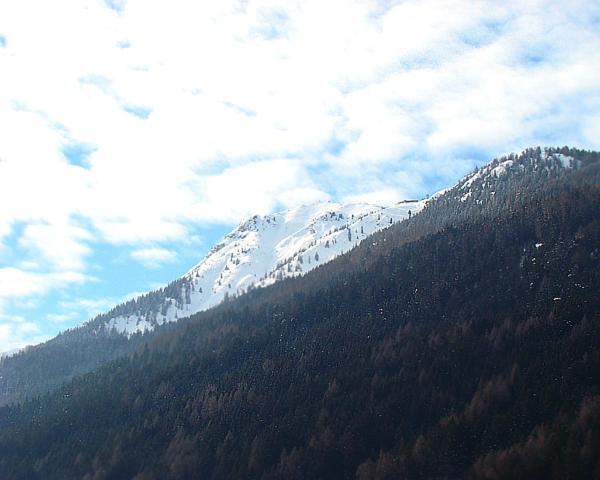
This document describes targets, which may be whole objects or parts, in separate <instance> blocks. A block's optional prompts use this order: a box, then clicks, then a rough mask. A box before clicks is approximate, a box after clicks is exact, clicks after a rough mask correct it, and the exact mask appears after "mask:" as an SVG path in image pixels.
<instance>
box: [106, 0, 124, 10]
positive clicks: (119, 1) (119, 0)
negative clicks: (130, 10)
mask: <svg viewBox="0 0 600 480" xmlns="http://www.w3.org/2000/svg"><path fill="white" fill-rule="evenodd" d="M104 4H105V5H106V6H107V7H108V8H110V9H111V10H114V11H115V12H117V13H121V12H122V11H123V9H124V8H125V0H104Z"/></svg>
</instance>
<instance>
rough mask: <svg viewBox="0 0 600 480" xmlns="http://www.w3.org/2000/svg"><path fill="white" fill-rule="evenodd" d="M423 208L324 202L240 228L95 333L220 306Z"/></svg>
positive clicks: (149, 325)
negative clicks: (180, 275) (185, 271)
mask: <svg viewBox="0 0 600 480" xmlns="http://www.w3.org/2000/svg"><path fill="white" fill-rule="evenodd" d="M423 205H424V202H423V201H407V202H401V203H398V204H396V205H393V206H390V207H381V206H376V205H369V204H350V205H343V204H339V203H332V202H324V203H315V204H312V205H303V206H300V207H297V208H293V209H291V210H287V211H284V212H280V213H275V214H271V215H265V216H258V215H255V216H254V217H252V218H250V219H249V220H247V221H245V222H242V223H241V224H240V225H239V226H238V227H237V228H235V229H234V230H233V231H232V232H231V233H229V234H228V235H226V236H225V238H223V240H222V241H221V242H219V243H218V244H217V245H215V246H214V247H213V248H212V250H211V251H210V252H209V253H208V255H206V257H204V258H203V259H202V260H201V261H200V262H199V263H198V264H197V265H195V266H194V267H193V268H192V269H191V270H190V271H189V272H188V273H186V274H185V275H184V276H183V277H181V278H180V279H179V280H177V281H176V282H174V284H172V285H170V286H168V287H166V288H164V289H160V290H157V291H155V292H151V293H149V294H147V295H145V296H143V297H141V298H139V299H136V300H133V301H131V302H127V303H126V304H124V305H122V306H120V307H117V309H115V310H114V311H113V313H112V314H111V313H109V314H107V315H106V316H104V317H103V322H102V324H101V325H100V328H106V329H108V330H114V331H116V332H118V333H122V334H126V335H131V334H134V333H137V332H145V331H148V330H152V329H154V328H155V327H156V326H157V325H161V324H163V323H165V322H172V321H176V320H177V319H180V318H184V317H189V316H190V315H193V314H194V313H197V312H200V311H203V310H207V309H209V308H211V307H213V306H215V305H218V304H219V303H221V302H222V301H223V300H226V299H228V298H232V297H235V296H239V295H242V294H244V293H245V292H247V291H248V290H250V289H253V288H258V287H265V286H268V285H271V284H273V283H275V282H277V281H279V280H282V279H285V278H289V277H294V276H299V275H303V274H305V273H307V272H309V271H311V270H312V269H314V268H316V267H318V266H319V265H322V264H324V263H326V262H329V261H331V260H333V259H334V258H336V257H337V256H338V255H340V254H342V253H344V252H347V251H348V250H350V249H352V248H354V247H355V246H357V245H358V244H359V243H361V242H362V241H363V240H365V239H366V238H367V237H368V236H369V235H371V234H373V233H374V232H377V231H379V230H382V229H383V228H386V227H389V226H390V225H392V224H394V223H396V222H398V221H401V220H403V219H406V218H408V217H409V216H411V215H412V214H415V213H417V212H418V211H420V210H421V209H422V208H423Z"/></svg>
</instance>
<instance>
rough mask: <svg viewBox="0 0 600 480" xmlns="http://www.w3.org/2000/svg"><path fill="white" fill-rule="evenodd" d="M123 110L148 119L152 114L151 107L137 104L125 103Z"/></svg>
mask: <svg viewBox="0 0 600 480" xmlns="http://www.w3.org/2000/svg"><path fill="white" fill-rule="evenodd" d="M123 110H125V111H126V112H127V113H131V115H134V116H136V117H138V118H141V119H143V120H145V119H147V118H148V117H149V116H150V114H151V113H152V109H151V108H149V107H140V106H136V105H124V106H123Z"/></svg>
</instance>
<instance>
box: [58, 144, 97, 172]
mask: <svg viewBox="0 0 600 480" xmlns="http://www.w3.org/2000/svg"><path fill="white" fill-rule="evenodd" d="M94 150H96V148H95V147H93V146H91V145H88V144H85V143H70V144H68V145H65V146H64V147H63V149H62V154H63V155H64V156H65V158H66V159H67V160H68V161H69V163H71V164H72V165H77V166H79V167H84V168H87V167H88V166H89V162H88V157H89V156H90V154H91V153H93V152H94Z"/></svg>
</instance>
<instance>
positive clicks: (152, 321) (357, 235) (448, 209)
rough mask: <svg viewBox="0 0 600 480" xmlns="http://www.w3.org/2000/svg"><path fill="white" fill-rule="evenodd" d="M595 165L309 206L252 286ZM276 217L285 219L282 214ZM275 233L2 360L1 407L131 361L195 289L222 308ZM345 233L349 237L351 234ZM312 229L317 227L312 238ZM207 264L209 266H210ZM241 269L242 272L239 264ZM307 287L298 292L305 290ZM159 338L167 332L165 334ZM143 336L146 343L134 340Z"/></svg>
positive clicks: (576, 157)
mask: <svg viewBox="0 0 600 480" xmlns="http://www.w3.org/2000/svg"><path fill="white" fill-rule="evenodd" d="M597 161H598V153H597V152H587V151H582V150H578V149H572V148H567V147H563V148H544V149H542V148H540V147H538V148H531V149H527V150H524V151H523V152H521V153H520V154H518V155H517V154H512V155H509V156H508V157H502V158H499V159H495V160H493V161H492V162H490V163H489V164H488V165H486V166H484V167H482V168H481V169H480V170H477V171H475V172H473V173H472V174H470V175H467V176H466V177H465V178H464V179H462V180H461V181H459V182H458V183H457V184H456V185H455V186H454V187H452V188H450V189H447V190H446V191H444V192H443V193H440V194H438V195H436V196H435V197H434V198H431V199H428V200H427V201H425V202H422V203H420V202H412V203H405V204H399V205H397V206H396V207H394V208H389V209H382V208H381V207H373V206H366V205H362V206H361V205H354V206H348V207H343V206H340V205H332V204H329V205H327V204H325V205H321V206H318V205H315V206H313V207H312V210H311V209H309V211H308V212H304V214H303V215H301V217H302V216H303V218H304V219H303V220H302V221H301V222H300V223H301V225H302V226H303V228H301V229H300V230H297V231H295V232H292V234H291V235H290V234H289V233H286V232H285V231H284V230H281V231H282V232H283V234H282V235H280V237H281V240H282V241H283V242H284V243H286V241H287V242H288V244H289V243H292V244H293V243H294V242H290V239H301V241H300V242H297V243H296V245H293V248H292V249H291V250H292V252H291V254H289V255H287V256H286V255H283V256H282V259H283V260H285V261H281V260H277V258H278V257H277V255H274V258H273V259H271V260H269V261H268V262H266V266H265V264H264V263H263V267H262V270H265V274H264V278H258V279H257V280H256V284H257V285H261V284H267V283H271V282H273V281H275V280H276V279H281V278H287V277H288V276H297V275H298V274H299V273H303V272H304V273H305V272H306V271H308V270H310V269H312V268H314V267H315V266H317V265H322V264H323V263H325V261H326V260H331V259H332V258H335V257H336V256H338V255H339V254H340V253H341V252H342V251H345V248H349V247H350V246H352V245H353V244H354V243H357V241H359V240H360V241H362V240H363V239H364V238H365V236H366V235H367V234H370V233H371V234H372V232H377V230H380V229H381V228H383V227H385V226H389V224H390V223H389V221H390V220H391V221H392V223H393V225H392V227H391V229H390V228H388V229H386V230H385V232H383V233H375V234H374V235H370V236H369V238H370V241H369V242H364V243H361V245H360V248H356V249H354V250H352V251H351V254H350V256H349V258H348V259H346V260H342V261H340V262H338V265H337V266H336V267H335V268H334V271H336V270H339V269H341V268H344V269H346V270H348V269H349V270H353V269H356V268H366V266H367V265H368V264H369V262H370V261H371V260H372V259H375V258H377V256H378V255H380V254H381V252H382V251H384V250H385V249H386V248H391V246H393V245H397V244H399V243H402V242H406V241H412V240H415V239H417V238H420V237H421V236H423V235H425V234H429V233H433V232H436V231H438V230H439V229H441V228H443V227H444V226H446V225H450V224H453V223H457V222H462V221H464V220H465V219H476V218H482V217H484V216H488V217H489V216H490V215H496V214H498V213H499V212H501V211H504V210H507V209H508V210H511V209H515V208H517V207H518V206H519V205H520V204H522V203H523V202H524V201H527V198H528V195H529V194H530V193H531V192H534V191H536V190H538V189H540V188H545V187H546V186H547V184H548V182H552V181H555V180H556V179H559V178H561V177H562V176H563V175H564V174H565V173H569V172H571V171H578V170H580V169H582V168H584V167H585V166H587V165H589V164H590V163H594V162H597ZM583 180H584V181H585V179H583ZM332 207H333V208H332ZM338 207H339V208H338ZM423 207H425V208H423ZM336 208H337V211H336ZM344 209H345V210H347V211H345V210H344ZM300 210H301V209H300ZM409 210H411V213H413V214H414V213H416V212H419V213H418V214H417V215H412V218H411V220H410V221H406V220H405V221H404V222H401V223H398V224H396V223H394V222H397V221H398V220H400V219H402V218H406V217H407V216H408V213H409ZM332 213H333V214H334V215H332ZM340 215H341V218H340ZM353 215H354V218H353ZM280 216H283V217H284V216H285V214H282V215H280ZM273 217H275V216H273ZM283 220H285V219H283ZM276 223H277V222H271V218H270V217H269V216H267V217H264V218H258V217H255V218H253V219H250V220H249V221H248V222H244V223H242V224H241V225H240V227H238V229H236V230H235V231H234V232H232V234H230V235H229V236H228V237H226V238H225V240H224V241H223V242H221V247H220V248H217V247H215V249H214V250H216V252H215V255H212V253H213V252H211V254H209V255H208V256H207V258H206V259H205V260H204V261H203V262H201V263H200V264H199V265H198V266H197V267H196V268H194V269H192V270H191V271H190V272H189V273H188V274H186V275H184V276H183V277H182V278H180V279H178V280H176V281H174V282H172V283H170V284H169V285H167V286H166V287H165V288H163V289H159V290H157V291H155V292H150V293H149V294H146V295H142V296H141V297H139V298H136V299H134V300H131V301H129V302H126V303H124V304H121V305H118V306H117V307H115V308H114V309H112V310H110V311H109V312H107V313H105V314H102V315H99V316H98V317H96V318H95V319H93V320H91V321H89V322H87V323H86V324H84V325H83V326H82V327H79V328H75V329H71V330H67V331H66V332H64V333H62V334H60V335H59V336H57V337H56V338H54V339H52V340H50V341H48V342H46V343H44V344H41V345H39V346H36V347H33V348H30V349H28V350H27V351H24V352H21V353H20V354H18V355H16V356H13V357H10V358H4V359H0V405H2V404H6V403H8V402H11V401H19V400H21V399H24V398H27V397H28V396H31V395H38V394H42V393H44V392H46V391H48V390H52V389H54V388H56V387H57V386H59V385H60V384H61V383H62V382H64V381H65V380H68V379H70V378H73V377H74V376H76V375H80V374H83V373H86V372H89V371H92V370H94V369H95V368H97V367H99V366H101V365H103V364H105V363H106V362H108V361H110V360H112V359H114V358H118V357H120V356H122V355H126V354H129V353H131V352H133V351H135V350H136V349H137V348H138V347H139V346H140V345H141V344H142V343H144V342H145V341H147V340H148V339H149V337H148V332H149V330H150V329H154V328H157V327H158V326H159V325H160V324H161V323H164V322H165V320H167V321H169V320H171V321H172V320H175V319H180V318H182V317H185V316H189V315H190V314H192V313H194V312H195V311H198V310H200V309H202V308H201V307H202V304H201V302H195V304H193V305H192V296H195V297H198V296H202V295H204V293H205V291H206V289H207V287H206V286H204V290H203V289H202V285H200V284H199V283H198V282H205V281H206V279H208V280H209V282H210V283H211V284H212V285H213V286H216V287H218V288H220V290H219V292H218V295H213V296H212V297H211V298H212V303H216V302H218V301H219V299H221V298H225V292H227V291H229V290H230V289H229V288H228V287H229V282H223V281H222V278H220V277H222V275H223V274H225V275H226V276H228V275H230V274H231V273H232V270H233V269H234V268H239V267H238V266H236V265H234V264H235V263H238V265H239V264H240V263H242V262H241V260H239V259H238V260H239V261H236V260H232V259H231V255H232V254H234V253H235V254H236V255H237V253H238V250H239V253H240V254H241V256H242V257H243V256H244V255H245V253H246V252H245V250H246V249H248V250H250V248H251V247H252V248H254V249H255V250H254V251H260V248H256V247H257V246H258V247H259V246H260V245H257V244H256V242H252V240H254V239H253V238H252V237H250V238H246V239H243V238H240V237H242V236H244V235H246V232H248V231H250V233H253V232H252V230H257V229H258V228H260V227H264V226H265V225H269V226H270V228H272V226H273V225H275V224H276ZM285 223H286V222H285V221H280V222H279V225H280V226H284V225H285ZM350 223H352V227H351V228H350V229H349V228H348V226H349V224H350ZM257 224H260V227H257ZM315 224H318V225H319V226H320V227H319V228H317V229H315V228H314V226H315ZM359 225H360V226H359ZM313 230H314V231H313ZM352 230H354V231H352ZM392 230H394V231H395V236H394V238H395V242H390V243H386V238H385V237H386V235H388V232H389V231H392ZM348 232H350V236H348ZM349 239H351V240H349ZM248 240H250V242H249V243H253V245H250V244H249V245H239V243H240V242H248ZM317 240H318V242H317ZM338 240H339V241H338ZM319 247H320V248H319ZM308 248H310V249H311V256H312V255H313V254H319V253H320V255H321V256H320V258H319V259H318V261H315V260H316V259H313V260H312V261H311V264H309V263H308V262H309V260H310V259H309V256H307V255H306V252H305V250H306V249H308ZM313 250H314V252H313ZM242 252H245V253H244V254H242ZM288 253H289V252H288ZM303 257H304V258H303ZM215 258H216V259H217V261H214V259H215ZM240 258H241V257H240ZM302 258H303V260H304V262H303V263H304V265H303V266H301V271H300V272H297V271H296V268H297V267H298V264H299V263H300V259H302ZM246 261H247V260H246ZM206 262H208V263H209V264H211V263H212V264H213V265H211V269H212V270H213V272H212V273H211V275H212V276H211V275H208V274H206V279H199V278H196V274H197V271H198V269H199V268H202V267H203V265H205V264H206ZM229 264H231V266H229ZM271 264H272V268H273V269H274V270H272V271H271V273H270V274H269V268H268V266H269V265H271ZM241 267H244V264H242V265H241ZM302 268H303V271H302ZM258 270H261V269H258ZM288 270H291V272H289V271H288ZM241 272H243V270H241ZM273 272H276V273H273ZM237 273H238V277H239V279H242V278H243V277H244V275H239V273H240V270H238V272H237ZM203 275H205V274H203ZM260 275H262V274H259V276H260ZM209 277H210V278H209ZM213 277H214V278H213ZM246 277H247V276H246ZM239 279H238V280H239ZM219 282H220V283H221V286H220V287H219V285H218V284H219ZM234 284H235V282H234ZM249 286H250V287H251V285H250V284H249V285H247V286H246V289H248V287H249ZM309 287H310V286H307V285H304V287H303V288H309ZM209 288H212V287H209ZM232 296H233V295H232ZM212 303H211V304H212ZM206 306H208V304H207V305H206ZM192 307H193V308H192ZM186 312H187V313H186ZM115 324H118V325H121V326H122V327H123V328H122V329H121V330H117V329H115V328H111V326H115ZM163 328H168V327H164V326H163ZM121 332H129V335H128V337H129V338H125V337H123V336H122V335H121ZM131 332H136V333H133V334H132V333H131ZM143 332H145V333H146V335H143V336H142V335H140V334H141V333H143Z"/></svg>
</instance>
